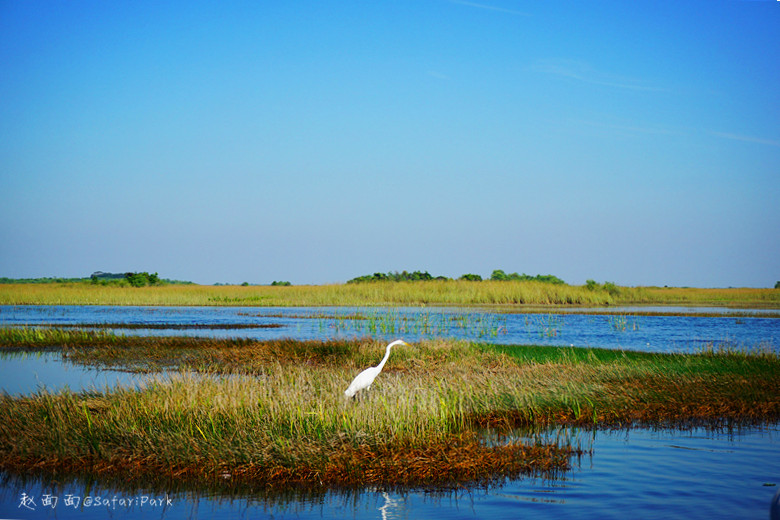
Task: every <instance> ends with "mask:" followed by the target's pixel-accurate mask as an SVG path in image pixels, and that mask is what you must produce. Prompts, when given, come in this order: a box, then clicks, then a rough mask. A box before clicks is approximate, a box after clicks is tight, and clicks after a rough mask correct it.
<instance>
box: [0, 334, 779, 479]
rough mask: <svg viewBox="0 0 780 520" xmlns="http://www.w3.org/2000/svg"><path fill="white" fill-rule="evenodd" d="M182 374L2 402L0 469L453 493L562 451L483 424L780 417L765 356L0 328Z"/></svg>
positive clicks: (33, 344) (31, 341) (1, 339)
mask: <svg viewBox="0 0 780 520" xmlns="http://www.w3.org/2000/svg"><path fill="white" fill-rule="evenodd" d="M43 349H50V350H52V349H53V350H61V351H62V353H63V356H64V357H65V358H66V359H69V360H71V361H73V362H75V363H79V364H87V365H95V366H103V367H113V368H119V369H126V370H134V371H147V370H150V369H151V370H158V369H162V368H165V369H169V370H171V369H172V370H180V371H181V375H180V376H176V377H174V378H173V379H172V380H171V381H168V380H159V381H157V382H154V383H152V384H149V385H148V386H147V387H145V388H143V389H140V390H129V389H115V390H111V391H106V392H90V393H75V394H74V393H70V392H62V393H56V394H48V393H38V394H35V395H32V396H28V397H24V398H14V397H10V396H3V397H0V414H2V416H3V417H4V418H5V419H4V420H3V421H2V423H0V467H2V468H3V469H6V470H10V471H17V472H28V471H31V470H35V471H43V472H46V473H48V474H51V473H55V474H74V475H75V474H82V475H97V476H100V477H101V478H112V476H113V477H116V476H117V475H121V478H122V479H125V480H126V481H136V482H138V483H147V484H148V483H149V482H150V481H153V482H154V481H157V482H186V483H190V484H192V485H195V486H205V487H223V488H224V487H227V488H233V487H250V488H251V487H253V486H255V487H257V486H289V485H296V486H315V487H316V486H328V487H333V486H335V487H338V486H365V485H412V486H416V485H426V486H430V485H453V484H455V483H475V482H477V483H479V482H483V483H484V482H489V481H492V480H493V479H501V478H504V477H512V476H516V475H519V474H521V473H526V472H538V471H554V470H556V469H561V468H564V467H566V466H567V464H568V461H569V458H570V457H571V455H572V453H573V451H572V448H571V447H569V446H559V445H547V444H541V443H531V444H524V443H521V442H518V441H516V440H512V441H506V442H499V443H486V442H484V438H483V437H481V436H480V434H479V433H478V432H481V431H483V429H484V428H491V429H492V430H493V431H499V432H500V431H504V432H509V431H510V430H511V429H512V428H517V427H529V428H542V427H546V426H551V425H580V426H591V427H624V426H628V425H655V426H676V427H679V426H683V427H684V426H692V425H707V426H726V425H738V424H746V423H761V422H769V421H777V420H778V419H780V359H779V358H778V356H777V355H776V354H772V353H758V354H745V353H735V352H731V353H725V352H724V353H713V352H709V353H702V354H697V355H681V354H676V355H673V354H648V353H636V352H622V351H610V350H600V349H577V348H556V347H530V346H495V345H482V344H471V343H467V342H452V341H430V342H422V343H419V344H416V345H414V346H410V347H398V348H396V349H395V350H394V351H393V355H392V356H391V357H390V361H389V362H388V364H387V365H386V366H385V369H384V371H383V372H382V374H381V375H380V376H379V378H378V379H377V381H376V382H375V383H374V386H373V387H372V390H371V391H370V393H368V394H367V395H365V396H364V397H363V398H361V399H357V400H350V401H347V400H346V399H345V398H344V395H343V391H344V389H345V388H346V387H347V385H348V384H349V382H350V381H351V379H352V378H353V377H354V376H355V375H356V374H357V373H358V372H359V371H360V370H362V369H363V368H365V367H367V366H371V365H375V364H376V363H377V362H378V361H379V359H380V358H381V356H382V354H383V351H384V345H383V344H380V343H377V342H375V341H372V340H370V339H364V340H330V341H294V340H275V341H265V342H257V341H252V340H219V339H199V338H186V337H168V338H152V337H134V336H127V337H123V336H114V335H112V334H109V333H106V332H104V331H95V332H88V331H78V330H59V331H41V330H38V329H0V350H2V351H3V352H15V351H20V350H43Z"/></svg>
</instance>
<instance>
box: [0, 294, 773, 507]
mask: <svg viewBox="0 0 780 520" xmlns="http://www.w3.org/2000/svg"><path fill="white" fill-rule="evenodd" d="M642 310H647V309H642ZM659 310H663V311H666V312H668V311H669V310H670V309H669V308H662V309H659ZM610 311H613V312H614V311H615V309H610ZM681 311H687V312H701V311H702V309H680V310H678V311H676V312H681ZM635 312H636V311H634V310H632V309H619V310H618V315H617V316H606V315H598V314H588V315H582V314H569V313H560V312H559V313H541V314H539V313H523V314H501V315H498V314H491V313H487V312H481V311H475V310H473V309H465V310H464V309H430V308H405V309H344V308H294V309H290V308H280V309H266V308H257V307H252V308H225V307H219V308H211V307H182V308H179V307H161V308H153V307H99V306H89V307H81V306H46V307H37V306H19V307H10V306H4V307H0V326H43V325H55V326H56V325H57V324H60V325H62V324H79V323H82V324H84V323H93V324H94V323H112V324H122V323H123V324H127V323H132V324H143V323H148V324H155V325H161V324H172V323H173V324H177V325H179V326H183V325H187V324H210V325H215V326H220V325H225V326H227V325H229V324H235V323H245V324H276V325H281V326H280V327H275V328H250V329H229V328H216V329H186V328H185V329H181V328H176V329H157V328H155V329H143V328H141V329H136V328H133V329H123V328H122V327H117V332H118V333H122V334H155V335H172V334H186V335H197V336H203V335H207V336H220V337H252V338H258V339H267V338H278V337H294V338H300V339H322V338H329V337H351V336H373V337H381V338H390V337H393V338H394V337H402V338H404V339H406V340H407V341H416V340H419V339H425V338H430V337H440V336H444V337H457V338H465V339H468V340H473V341H485V342H494V343H503V344H529V343H530V344H542V345H575V346H594V347H606V348H618V349H630V350H646V351H658V352H696V351H699V350H702V349H708V348H716V349H717V348H737V349H746V350H755V349H763V350H773V351H775V352H778V351H780V345H779V343H780V316H778V315H777V314H774V313H769V316H770V317H767V314H765V313H761V312H759V311H756V317H752V316H749V315H748V316H745V315H743V314H742V313H740V315H730V314H729V312H728V311H723V315H722V316H719V317H694V316H690V315H687V316H686V315H679V316H637V315H635V314H634V313H635ZM708 312H710V311H708ZM759 315H760V316H762V317H757V316H759ZM356 316H360V319H356ZM147 377H156V378H160V377H162V378H164V377H166V375H165V374H162V375H160V374H157V375H152V376H137V375H132V374H127V373H123V372H114V371H99V370H95V369H90V368H85V367H81V366H77V365H72V364H70V363H68V362H65V361H63V360H62V359H61V358H60V357H59V355H58V354H56V353H52V352H47V353H26V354H15V355H5V356H2V357H0V389H1V390H2V391H3V392H6V393H10V394H13V395H25V394H29V393H32V392H38V391H51V392H56V391H60V390H61V389H63V388H66V387H67V388H69V389H71V390H73V391H82V390H90V389H101V388H107V387H108V388H110V387H113V386H115V385H122V386H142V385H143V384H144V381H145V378H147ZM549 435H550V436H557V437H558V438H565V439H567V441H570V442H572V443H573V444H575V445H578V446H581V447H582V448H583V449H584V452H585V454H584V455H583V456H581V457H579V458H577V457H575V458H574V459H572V469H571V470H569V471H566V472H562V473H560V474H558V475H556V476H555V477H554V478H546V479H545V478H531V477H527V478H521V479H516V480H511V481H507V482H503V483H501V484H499V485H494V486H490V487H488V488H478V489H458V490H431V489H427V490H426V489H423V490H382V489H365V490H359V491H353V492H336V491H323V492H321V493H317V494H311V493H309V494H306V495H301V494H296V493H289V494H285V495H284V496H273V495H264V494H263V495H254V496H244V495H233V496H223V495H214V494H209V493H194V492H191V491H186V492H185V491H177V490H174V489H171V490H167V491H166V490H162V491H160V490H159V489H155V490H153V489H136V488H133V489H130V488H123V487H121V486H120V487H116V486H110V485H107V484H105V483H101V482H94V481H92V482H87V481H76V480H68V479H64V480H63V479H59V478H56V479H55V478H49V479H39V478H27V477H24V476H21V475H10V474H4V473H1V472H0V518H4V519H10V518H17V519H28V518H29V519H38V518H46V519H54V518H66V519H67V518H78V519H108V518H120V519H124V518H128V519H129V518H156V519H172V520H178V519H185V518H195V519H198V518H203V519H205V518H247V519H248V518H303V519H308V518H339V519H373V518H376V519H390V518H396V519H398V518H404V519H418V518H439V517H442V518H456V519H458V518H464V519H475V518H476V519H478V518H490V519H494V518H496V519H502V518H532V519H534V518H578V519H583V518H584V519H600V518H625V517H629V516H630V517H635V518H659V519H661V518H664V519H666V518H702V519H703V518H708V519H711V518H763V519H765V518H770V509H771V507H772V503H773V501H777V500H778V497H780V493H778V489H779V488H780V426H778V425H767V426H764V427H750V428H744V429H741V430H730V431H707V430H697V429H694V430H684V431H681V430H649V429H631V430H621V431H603V430H597V431H591V430H557V431H553V432H549ZM775 507H776V509H775V511H777V507H778V506H775ZM776 518H777V520H780V514H778V517H776Z"/></svg>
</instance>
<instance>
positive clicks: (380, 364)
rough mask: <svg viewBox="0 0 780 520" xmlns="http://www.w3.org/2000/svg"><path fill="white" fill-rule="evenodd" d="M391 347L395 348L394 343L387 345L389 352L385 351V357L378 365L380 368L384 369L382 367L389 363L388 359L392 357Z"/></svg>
mask: <svg viewBox="0 0 780 520" xmlns="http://www.w3.org/2000/svg"><path fill="white" fill-rule="evenodd" d="M391 348H393V346H392V345H388V346H387V352H385V357H383V358H382V362H381V363H379V364H378V365H377V366H376V367H377V368H378V369H379V370H382V367H384V366H385V363H387V359H388V358H389V357H390V349H391Z"/></svg>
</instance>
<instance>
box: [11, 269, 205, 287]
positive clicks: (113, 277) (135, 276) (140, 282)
mask: <svg viewBox="0 0 780 520" xmlns="http://www.w3.org/2000/svg"><path fill="white" fill-rule="evenodd" d="M3 283H92V284H94V285H117V286H128V285H129V286H131V287H144V286H147V285H167V284H191V283H192V282H184V281H181V280H169V279H167V278H166V279H163V278H160V276H159V275H158V274H157V273H151V274H150V273H147V272H140V273H136V272H132V273H104V272H103V271H96V272H94V273H92V275H90V276H89V277H82V278H63V277H42V278H8V277H5V276H4V277H0V284H3Z"/></svg>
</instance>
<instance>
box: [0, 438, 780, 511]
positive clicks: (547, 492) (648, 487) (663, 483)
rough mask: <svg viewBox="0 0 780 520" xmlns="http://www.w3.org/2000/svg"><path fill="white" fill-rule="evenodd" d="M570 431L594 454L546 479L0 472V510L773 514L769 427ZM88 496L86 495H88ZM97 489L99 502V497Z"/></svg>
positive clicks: (773, 456)
mask: <svg viewBox="0 0 780 520" xmlns="http://www.w3.org/2000/svg"><path fill="white" fill-rule="evenodd" d="M572 435H573V436H574V441H575V442H580V443H581V444H583V445H584V446H585V447H587V448H589V449H590V450H591V451H592V453H591V454H590V455H586V456H583V457H582V458H580V459H579V460H577V459H574V461H573V462H574V467H573V468H572V470H571V471H568V472H566V473H564V474H562V475H560V476H559V477H558V478H556V479H554V480H544V479H537V478H525V479H520V480H514V481H510V482H507V483H505V484H504V485H502V486H497V487H491V488H488V489H472V490H457V491H449V492H447V491H436V492H426V491H406V492H398V491H388V492H383V491H381V490H367V491H362V492H354V493H343V492H330V493H327V492H326V493H323V494H320V495H316V496H311V495H310V496H300V495H299V496H295V495H294V494H293V495H292V496H286V497H260V496H248V497H247V496H244V497H219V496H210V495H208V494H193V493H176V492H170V491H169V492H166V491H159V490H155V491H152V490H143V489H140V490H139V489H117V488H110V487H104V486H100V485H99V484H96V483H89V484H85V483H83V482H77V481H56V482H55V481H45V482H42V481H41V480H37V479H32V480H29V479H28V480H24V479H22V478H19V477H9V476H8V475H3V476H2V477H3V479H4V482H3V487H2V488H1V489H0V518H21V519H26V518H30V519H34V518H35V519H37V518H79V519H104V518H122V519H124V518H161V519H171V520H177V519H185V518H203V519H208V518H225V519H228V518H302V519H309V518H311V519H314V518H338V519H347V518H349V519H389V518H397V519H400V518H404V519H416V518H455V519H458V518H464V519H473V518H485V519H503V518H507V519H509V518H531V519H534V518H577V519H604V518H606V519H609V518H615V519H618V518H627V517H633V518H642V519H653V518H658V519H667V518H691V519H696V518H701V519H713V518H761V519H767V518H769V517H770V505H771V502H772V500H773V497H774V495H775V494H776V493H777V490H778V485H780V474H779V473H778V472H779V471H780V466H778V464H777V462H778V461H780V430H778V428H777V427H770V428H764V429H750V430H745V431H742V432H738V433H734V432H732V433H712V432H706V431H701V430H693V431H686V432H664V431H660V432H658V431H651V430H637V429H634V430H630V431H618V432H602V431H597V432H580V433H577V432H575V433H573V434H572ZM47 496H48V498H49V500H48V501H47ZM54 497H57V502H56V504H55V503H54ZM86 497H92V503H91V504H90V505H89V506H86V503H85V502H84V500H85V498H86ZM144 497H146V499H144ZM95 498H99V499H100V502H102V504H98V505H96V503H95V502H96V500H95ZM68 499H70V501H69V502H67V501H68ZM152 499H155V500H159V501H158V502H156V503H152V502H151V500H152ZM30 500H32V501H33V502H30ZM77 500H78V502H80V503H79V504H77ZM122 501H124V505H123V502H122ZM25 502H26V505H25ZM46 503H48V505H44V504H46ZM29 508H33V509H29Z"/></svg>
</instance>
